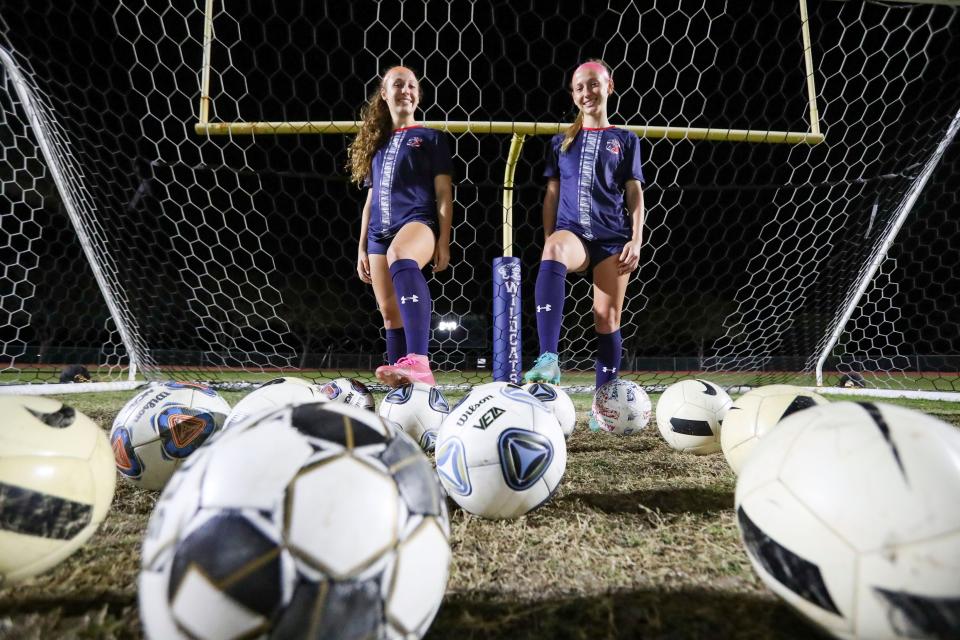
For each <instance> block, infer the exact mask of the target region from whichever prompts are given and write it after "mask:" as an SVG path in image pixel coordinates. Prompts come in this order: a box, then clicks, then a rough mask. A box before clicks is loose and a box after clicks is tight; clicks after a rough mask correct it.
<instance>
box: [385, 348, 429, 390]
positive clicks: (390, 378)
mask: <svg viewBox="0 0 960 640" xmlns="http://www.w3.org/2000/svg"><path fill="white" fill-rule="evenodd" d="M377 378H378V379H379V380H380V382H382V383H384V384H385V385H387V386H389V387H399V386H401V385H404V384H413V383H414V382H425V383H427V384H429V385H430V386H431V387H432V386H434V385H436V384H437V381H436V380H434V378H433V372H432V371H430V361H429V360H427V356H421V355H419V354H416V353H408V354H407V355H405V356H404V357H402V358H400V359H399V360H397V364H385V365H383V366H382V367H377Z"/></svg>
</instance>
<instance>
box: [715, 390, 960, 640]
mask: <svg viewBox="0 0 960 640" xmlns="http://www.w3.org/2000/svg"><path fill="white" fill-rule="evenodd" d="M723 428H724V429H726V424H724V427H723ZM958 461H960V431H958V430H957V429H956V428H954V427H952V426H951V425H949V424H946V423H944V422H941V421H939V420H937V419H935V418H932V417H930V416H927V415H924V414H922V413H920V412H917V411H912V410H910V409H905V408H902V407H896V406H891V405H884V404H873V403H853V402H837V403H833V404H827V405H823V406H817V407H813V408H811V409H808V410H806V411H801V412H799V413H797V414H794V415H792V416H790V417H788V418H786V419H785V420H783V422H781V423H780V424H779V425H778V426H777V428H776V429H774V430H773V431H772V432H770V433H769V434H767V436H766V437H765V438H764V439H763V440H762V441H761V442H760V444H759V445H758V446H757V448H756V450H755V451H754V453H753V455H752V456H751V458H750V460H749V462H747V464H746V465H745V466H744V467H743V470H742V473H741V474H740V477H739V478H738V480H737V490H736V495H735V503H736V513H737V521H738V524H739V527H740V535H741V538H742V540H743V544H744V546H745V547H746V550H747V555H748V556H749V558H750V562H751V564H753V568H754V570H756V572H757V573H758V574H759V575H760V578H761V579H762V580H763V581H764V583H766V585H767V586H768V587H769V588H770V589H772V590H773V591H774V592H775V593H777V595H779V596H780V597H782V598H783V599H784V600H785V601H786V602H787V604H789V605H790V606H792V607H793V608H794V609H796V610H797V611H799V612H800V613H801V614H803V615H804V616H805V617H806V618H807V619H809V620H811V621H812V622H814V623H815V624H817V625H819V626H821V627H823V628H824V629H826V630H827V631H829V632H830V633H831V634H832V635H834V636H835V637H837V638H907V637H909V638H921V637H922V638H934V637H936V638H958V637H960V617H958V616H957V615H956V603H958V602H960V509H958V508H957V496H960V462H958Z"/></svg>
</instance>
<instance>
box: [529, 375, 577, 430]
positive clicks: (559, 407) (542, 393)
mask: <svg viewBox="0 0 960 640" xmlns="http://www.w3.org/2000/svg"><path fill="white" fill-rule="evenodd" d="M523 388H524V389H526V390H527V392H528V393H530V394H532V395H533V397H534V398H536V399H537V400H539V401H540V402H542V403H543V404H545V405H546V406H547V409H549V410H550V412H551V413H552V414H553V415H554V417H556V419H557V422H559V423H560V429H561V430H562V431H563V437H564V438H569V437H570V436H571V435H573V430H574V428H576V426H577V408H576V407H574V406H573V400H571V399H570V396H568V395H567V392H566V391H564V390H563V389H561V388H560V387H558V386H557V385H555V384H550V383H548V382H531V383H530V384H525V385H523Z"/></svg>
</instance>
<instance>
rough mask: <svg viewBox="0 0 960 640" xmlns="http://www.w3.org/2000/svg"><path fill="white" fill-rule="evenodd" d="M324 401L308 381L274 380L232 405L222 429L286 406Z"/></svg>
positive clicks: (292, 379)
mask: <svg viewBox="0 0 960 640" xmlns="http://www.w3.org/2000/svg"><path fill="white" fill-rule="evenodd" d="M326 399H327V396H326V394H324V393H323V392H322V391H321V390H320V387H319V386H318V385H315V384H312V383H311V382H310V381H309V380H304V379H303V378H294V377H289V376H288V377H284V378H274V379H273V380H269V381H267V382H264V383H263V384H262V385H260V386H259V387H257V388H256V389H254V390H253V391H251V392H250V393H249V394H247V395H246V396H244V397H243V399H242V400H240V402H238V403H237V404H236V405H234V407H233V409H232V410H231V411H230V415H228V416H227V419H226V421H225V422H224V423H223V428H224V429H229V428H230V427H232V426H233V425H235V424H237V423H238V422H241V421H243V420H246V419H247V418H249V417H250V416H253V415H256V414H258V413H263V412H264V411H272V410H274V409H278V408H280V407H283V406H286V405H294V404H305V403H307V402H323V401H326Z"/></svg>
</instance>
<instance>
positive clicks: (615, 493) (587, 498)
mask: <svg viewBox="0 0 960 640" xmlns="http://www.w3.org/2000/svg"><path fill="white" fill-rule="evenodd" d="M132 395H133V392H124V393H106V394H81V395H71V396H64V397H62V398H61V399H63V400H64V401H65V402H68V403H70V404H72V405H73V406H75V407H77V408H79V409H80V410H81V411H84V412H85V413H87V414H88V415H89V416H91V417H92V418H94V419H95V420H96V421H97V422H98V423H99V424H100V425H101V426H102V427H103V428H104V429H108V428H109V426H110V424H111V422H112V420H113V417H114V415H115V414H116V412H117V411H118V410H119V409H120V407H121V406H122V405H123V404H124V402H125V401H126V400H127V399H128V398H130V397H132ZM223 395H224V396H225V397H226V398H227V399H228V400H229V401H230V402H231V403H235V402H236V401H237V400H238V399H239V398H241V397H242V396H243V395H244V394H242V393H236V392H225V393H224V394H223ZM449 396H450V398H451V399H454V400H455V399H457V394H455V393H453V394H449ZM573 397H574V400H575V403H576V405H577V408H578V424H577V431H576V432H575V433H574V435H573V436H572V437H571V438H570V440H569V442H568V454H569V458H568V463H567V470H566V476H565V478H564V480H563V482H562V483H561V485H560V488H559V491H558V492H557V494H556V495H555V497H554V498H553V500H552V501H551V502H549V503H548V504H546V505H545V506H544V507H542V508H541V509H539V510H537V511H535V512H533V513H531V514H529V515H527V516H525V517H523V518H520V519H518V520H514V521H506V522H500V521H497V522H493V521H486V520H482V519H480V518H477V517H474V516H471V515H469V514H466V513H464V512H463V511H460V510H459V509H458V508H456V507H455V506H454V505H453V503H452V502H451V503H450V505H451V507H452V509H451V521H452V532H453V534H452V540H451V544H452V548H453V563H452V566H451V572H450V580H449V583H448V586H447V594H446V598H445V600H444V603H443V606H442V607H441V609H440V613H439V615H438V616H437V619H436V621H435V622H434V624H433V627H432V628H431V630H430V633H429V634H428V636H427V637H428V638H458V639H470V638H591V639H593V638H677V639H686V638H710V639H717V638H758V639H760V638H811V637H818V634H817V631H816V630H815V629H814V628H813V627H811V626H809V625H808V624H807V623H806V622H804V621H803V619H801V618H800V617H799V616H797V615H795V614H794V613H792V611H791V610H789V609H788V608H787V607H786V606H785V605H783V604H782V603H781V602H780V601H779V600H778V599H777V598H776V597H775V596H774V595H773V594H772V593H770V592H769V591H767V590H766V589H765V588H764V587H763V585H762V583H761V582H760V581H759V579H758V578H757V577H756V576H755V575H754V573H753V571H752V570H751V568H750V565H749V562H748V560H747V557H746V555H745V553H744V552H743V551H742V550H741V546H740V542H739V537H738V532H737V526H736V523H735V519H734V513H733V508H732V507H733V495H734V488H735V481H736V479H735V476H734V475H733V473H732V471H731V470H730V469H729V467H728V466H727V465H726V463H725V461H724V459H723V456H722V455H721V454H717V455H713V456H707V457H702V458H699V457H694V456H688V455H683V454H680V453H677V452H674V451H672V450H671V449H670V448H668V447H667V446H666V444H665V443H664V442H663V440H662V439H661V438H660V435H659V433H658V431H657V429H656V426H655V425H651V426H650V427H648V428H647V429H646V430H645V431H643V432H642V433H640V434H639V435H636V436H632V437H627V438H618V437H614V436H609V435H606V434H595V433H591V432H589V431H588V430H587V429H586V420H587V413H586V410H587V409H588V407H589V396H588V395H583V394H577V395H574V396H573ZM836 399H839V398H836ZM653 400H654V401H656V396H654V397H653ZM378 401H379V398H378ZM896 403H897V404H902V405H906V406H911V407H913V408H917V409H921V410H925V411H928V412H931V413H936V414H938V415H940V417H941V418H943V419H946V420H948V421H950V422H952V423H954V424H960V405H955V404H946V403H936V402H916V401H896ZM156 499H157V494H155V493H153V492H150V491H146V490H142V489H138V488H134V487H133V486H132V485H131V484H130V483H128V482H125V481H122V480H118V482H117V492H116V496H115V498H114V504H113V509H112V511H111V513H110V515H109V516H108V518H107V520H106V521H105V522H104V524H103V525H102V527H101V528H100V530H99V531H98V532H97V534H96V535H95V536H94V537H93V538H92V540H91V541H90V542H89V543H88V544H87V545H86V546H85V547H83V548H82V549H81V550H80V551H78V552H77V553H76V554H74V555H73V556H72V557H70V558H69V559H68V560H66V561H65V562H63V563H62V564H61V565H60V566H58V567H57V568H55V569H54V570H52V571H50V572H49V573H47V574H44V575H42V576H39V577H37V578H34V579H33V580H31V581H29V582H26V583H22V584H18V585H15V586H13V587H9V588H7V589H3V590H0V638H17V639H33V638H36V639H46V638H56V637H68V638H139V637H141V635H142V631H141V628H140V622H139V617H138V613H137V593H136V579H137V573H138V570H139V562H140V540H141V537H142V535H143V531H144V528H145V526H146V521H147V518H148V517H149V515H150V512H151V509H152V508H153V505H154V503H155V501H156Z"/></svg>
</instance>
